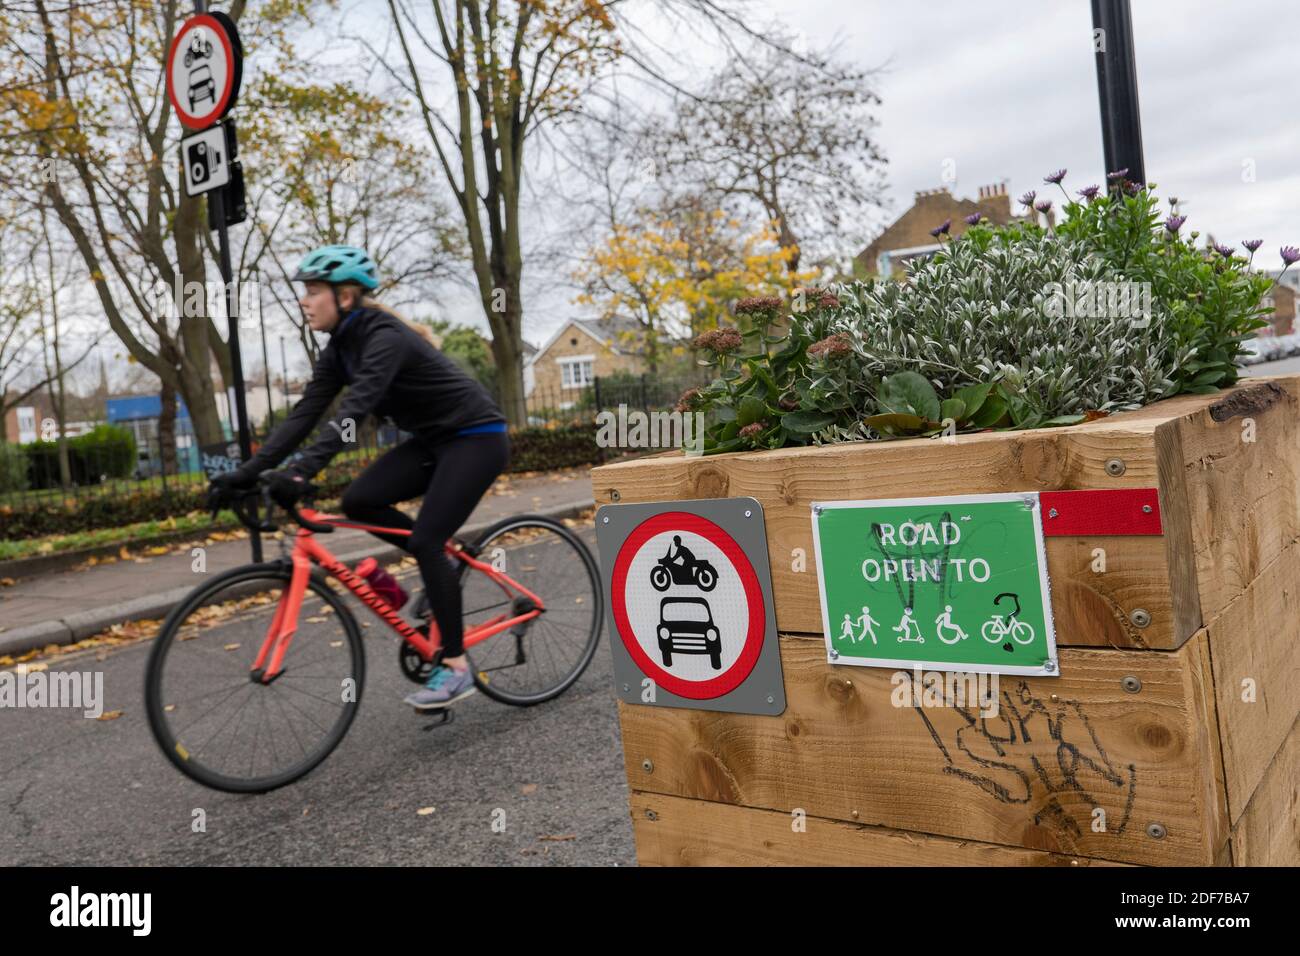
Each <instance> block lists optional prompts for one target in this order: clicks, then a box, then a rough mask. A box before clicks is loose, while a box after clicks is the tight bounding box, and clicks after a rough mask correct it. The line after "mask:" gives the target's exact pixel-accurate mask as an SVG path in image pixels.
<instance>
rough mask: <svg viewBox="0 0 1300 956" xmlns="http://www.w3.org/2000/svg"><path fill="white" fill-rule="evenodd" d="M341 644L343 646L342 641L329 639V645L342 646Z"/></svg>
mask: <svg viewBox="0 0 1300 956" xmlns="http://www.w3.org/2000/svg"><path fill="white" fill-rule="evenodd" d="M342 646H343V642H342V641H330V647H342Z"/></svg>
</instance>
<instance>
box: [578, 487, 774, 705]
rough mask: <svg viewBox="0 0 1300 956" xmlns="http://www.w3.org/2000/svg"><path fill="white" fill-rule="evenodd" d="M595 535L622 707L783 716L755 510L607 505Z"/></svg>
mask: <svg viewBox="0 0 1300 956" xmlns="http://www.w3.org/2000/svg"><path fill="white" fill-rule="evenodd" d="M596 527H597V532H598V540H599V543H600V551H601V558H602V566H603V568H604V569H605V579H606V587H607V588H608V597H609V602H608V607H609V625H610V644H611V648H612V651H613V657H614V665H615V677H616V680H617V682H618V690H619V695H620V697H622V698H623V699H624V700H626V701H628V702H629V703H646V704H655V705H659V706H670V707H697V708H705V709H710V710H727V711H734V712H741V713H761V714H776V713H780V712H781V711H782V710H784V708H785V695H784V690H783V688H782V686H781V669H780V667H781V665H780V654H779V649H778V647H777V643H776V641H777V638H776V625H775V609H774V607H773V604H772V586H771V572H770V569H769V568H768V564H767V539H766V532H765V530H764V525H763V513H762V509H761V507H760V506H759V504H758V502H757V501H755V500H754V499H752V498H742V499H720V500H710V501H699V502H690V501H685V502H681V501H679V502H666V503H662V504H640V505H609V506H606V507H604V508H602V509H601V511H600V513H599V514H598V516H597V524H596Z"/></svg>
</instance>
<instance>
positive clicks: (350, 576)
mask: <svg viewBox="0 0 1300 956" xmlns="http://www.w3.org/2000/svg"><path fill="white" fill-rule="evenodd" d="M301 513H302V515H303V517H305V518H307V519H308V520H310V521H317V522H321V523H324V524H331V525H333V526H334V527H337V528H357V529H359V530H362V531H369V532H372V533H379V534H392V535H408V536H409V535H410V534H411V532H410V531H409V530H406V529H402V528H378V527H374V526H372V525H364V524H356V523H354V522H350V521H347V520H345V519H342V518H339V517H337V516H335V515H326V514H320V513H319V512H316V511H313V510H311V509H309V508H303V509H302V511H301ZM445 550H446V552H447V554H448V556H450V557H452V558H454V559H455V560H457V561H461V562H464V563H465V564H467V565H469V566H470V568H472V569H473V570H474V571H477V572H479V573H480V574H485V575H487V576H488V578H490V579H491V580H492V581H493V583H495V584H496V585H497V586H498V587H500V588H501V590H502V591H503V592H504V593H505V595H506V598H507V600H508V601H510V602H511V603H513V602H514V600H515V599H516V597H525V598H527V599H528V600H530V601H532V602H533V604H534V607H533V608H532V609H530V610H528V611H526V612H525V613H523V614H518V615H515V616H513V617H511V616H510V615H509V614H508V613H502V614H498V615H496V616H495V617H493V618H492V619H490V620H488V621H485V622H484V623H482V624H480V625H478V626H477V627H473V628H471V629H470V630H468V631H466V632H465V647H466V648H469V647H473V646H474V645H475V644H478V643H480V642H481V641H485V640H487V639H488V638H489V637H492V636H494V635H496V634H500V633H501V632H502V631H504V630H506V629H508V628H511V627H514V626H516V625H518V624H523V623H525V622H527V621H531V620H533V619H534V618H536V617H538V616H540V615H541V614H542V612H544V611H545V610H546V604H545V602H544V601H543V600H542V599H541V598H540V597H538V596H537V595H536V594H534V593H533V592H532V591H530V590H528V589H527V588H526V587H524V586H523V585H521V584H519V583H518V582H517V581H515V580H514V579H512V578H511V577H510V576H509V575H508V574H506V573H505V572H503V571H498V570H497V569H496V568H494V567H493V566H492V565H490V564H488V563H486V562H484V561H480V560H478V558H476V557H474V556H472V555H470V554H467V553H466V552H465V551H464V549H463V548H462V547H458V546H455V545H454V544H453V543H452V542H450V541H449V542H448V543H447V545H446V549H445ZM290 560H291V561H292V563H293V575H292V577H291V578H290V580H289V586H288V587H287V588H285V589H284V591H283V592H282V593H281V594H280V602H279V604H277V605H276V609H275V616H274V617H273V618H272V620H271V625H270V627H268V628H267V632H266V638H265V639H264V640H263V641H262V647H261V649H260V650H259V651H258V654H257V659H256V660H254V661H253V667H252V670H253V672H254V673H257V672H258V671H259V670H260V671H261V675H260V678H259V679H260V680H261V682H262V683H263V684H267V683H270V682H271V681H272V680H274V679H275V677H276V676H277V675H278V674H279V673H280V671H281V669H282V667H283V664H284V655H285V653H286V652H287V651H288V649H289V644H290V642H291V641H292V640H293V636H294V634H295V633H296V632H297V630H298V615H299V613H300V612H301V610H302V600H303V597H304V596H305V595H306V593H307V582H308V580H309V579H310V577H311V567H312V564H317V565H319V566H320V567H321V568H322V569H324V571H325V572H326V573H327V574H329V575H331V576H332V577H335V578H337V579H338V580H339V581H341V582H343V584H344V585H345V586H346V587H347V588H348V590H350V591H351V592H352V593H353V594H355V595H356V596H357V597H358V598H359V599H360V600H361V603H362V604H364V605H366V607H368V608H370V610H372V611H374V612H375V614H376V615H377V616H378V617H379V619H380V620H381V621H383V622H384V623H385V624H387V625H388V626H389V627H391V628H392V629H393V630H394V631H396V632H397V634H398V635H399V636H400V637H401V638H402V640H403V641H405V642H406V643H407V644H410V645H411V646H412V647H414V648H415V649H416V650H417V651H418V652H419V654H420V658H421V659H422V660H425V661H430V660H432V659H433V656H434V654H436V653H437V651H438V649H439V648H440V647H441V646H442V641H441V635H440V634H439V633H438V624H437V622H436V621H433V620H430V622H429V636H428V637H427V638H426V637H425V636H424V635H422V634H421V633H420V632H419V631H418V630H416V628H414V627H412V626H411V625H410V624H408V623H407V622H406V621H405V620H403V619H402V616H401V615H400V614H398V612H397V609H396V608H394V607H392V606H391V605H390V604H388V602H386V601H385V600H384V599H383V598H382V597H380V596H379V595H378V594H376V593H375V592H374V591H372V590H371V589H370V586H369V585H368V584H367V583H366V581H365V579H364V578H362V577H360V576H359V575H357V574H355V573H354V572H353V571H352V570H351V569H350V568H348V566H347V565H345V564H343V562H341V561H339V560H338V558H336V557H334V555H333V554H331V553H330V551H329V549H328V548H326V547H325V546H324V545H323V544H321V543H320V542H319V541H317V540H316V536H315V534H314V533H313V532H312V531H311V530H310V529H308V528H299V529H298V533H297V535H296V536H295V537H294V545H293V553H292V555H291V557H290ZM512 589H513V592H514V593H512Z"/></svg>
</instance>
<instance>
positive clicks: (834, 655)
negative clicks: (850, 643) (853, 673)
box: [831, 647, 840, 661]
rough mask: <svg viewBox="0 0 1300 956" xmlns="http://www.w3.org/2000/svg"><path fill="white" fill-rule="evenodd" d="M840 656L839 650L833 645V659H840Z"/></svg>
mask: <svg viewBox="0 0 1300 956" xmlns="http://www.w3.org/2000/svg"><path fill="white" fill-rule="evenodd" d="M839 657H840V652H839V651H837V650H836V649H835V648H833V647H832V648H831V660H833V661H835V660H839Z"/></svg>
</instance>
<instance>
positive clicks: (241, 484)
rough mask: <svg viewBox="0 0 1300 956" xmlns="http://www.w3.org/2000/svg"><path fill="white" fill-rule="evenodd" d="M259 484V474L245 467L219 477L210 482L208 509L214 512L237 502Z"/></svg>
mask: <svg viewBox="0 0 1300 956" xmlns="http://www.w3.org/2000/svg"><path fill="white" fill-rule="evenodd" d="M256 484H257V472H256V471H254V470H253V469H251V468H247V467H246V466H244V465H241V466H240V467H238V468H236V469H235V470H234V471H227V472H225V473H224V474H220V475H217V476H216V477H215V478H213V479H212V480H211V481H210V482H208V507H209V509H211V510H212V511H213V512H216V511H218V510H219V509H221V508H222V507H225V506H226V505H229V504H230V503H231V502H233V501H235V500H236V499H237V498H239V496H240V495H241V494H247V493H248V492H250V491H252V490H253V488H254V487H255V486H256Z"/></svg>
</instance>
